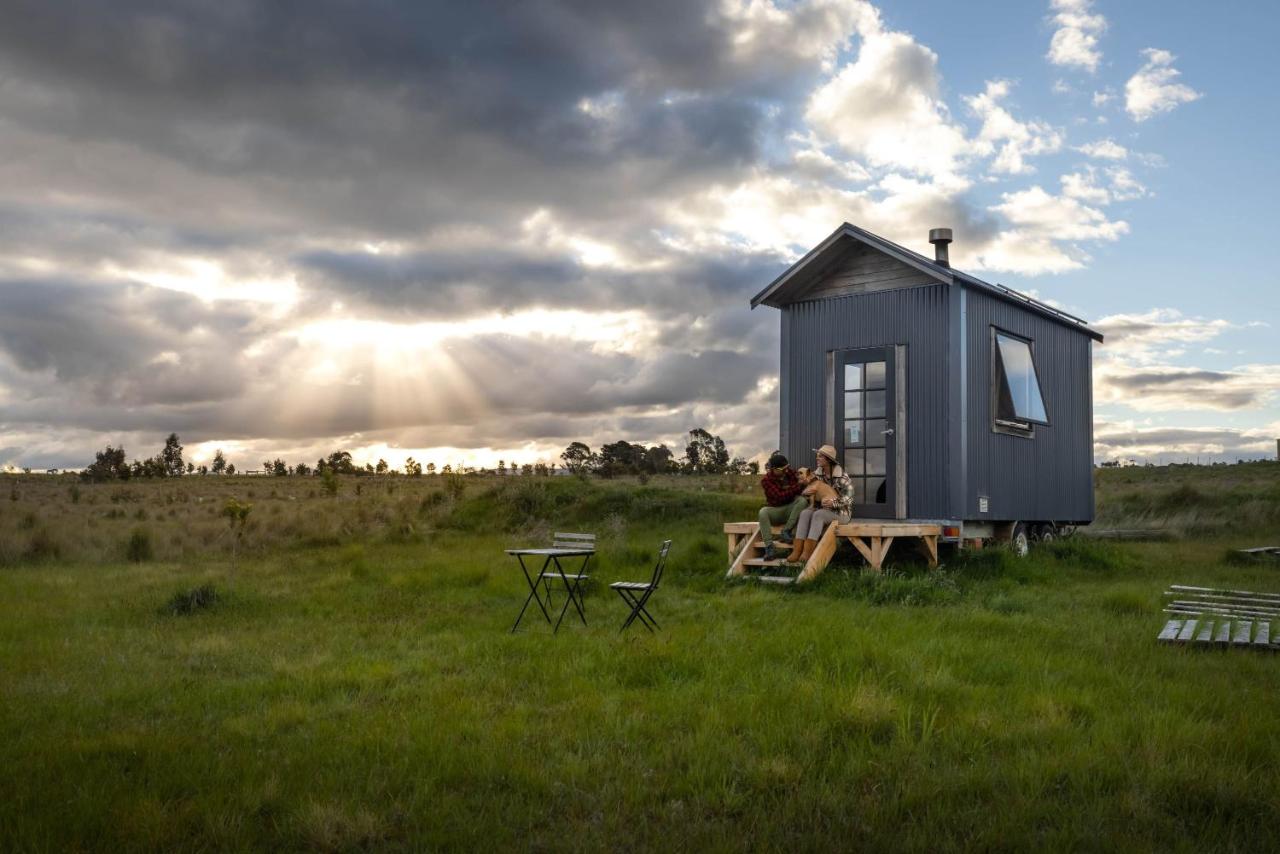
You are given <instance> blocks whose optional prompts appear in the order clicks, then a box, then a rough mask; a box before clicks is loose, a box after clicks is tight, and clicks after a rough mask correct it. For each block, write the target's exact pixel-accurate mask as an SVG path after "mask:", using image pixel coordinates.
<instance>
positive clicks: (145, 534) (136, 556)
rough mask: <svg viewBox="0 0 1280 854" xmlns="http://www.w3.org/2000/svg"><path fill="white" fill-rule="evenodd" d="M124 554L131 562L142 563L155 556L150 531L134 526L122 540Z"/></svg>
mask: <svg viewBox="0 0 1280 854" xmlns="http://www.w3.org/2000/svg"><path fill="white" fill-rule="evenodd" d="M124 556H125V558H126V559H127V560H129V561H130V562H132V563H142V562H144V561H148V560H151V558H152V557H154V556H155V550H154V549H153V548H152V546H151V532H150V531H148V530H147V529H146V528H134V529H133V531H131V532H130V533H129V539H127V540H125V542H124Z"/></svg>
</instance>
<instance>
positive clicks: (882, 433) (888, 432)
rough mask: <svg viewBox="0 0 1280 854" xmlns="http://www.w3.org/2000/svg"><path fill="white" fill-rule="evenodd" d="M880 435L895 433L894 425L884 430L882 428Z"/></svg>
mask: <svg viewBox="0 0 1280 854" xmlns="http://www.w3.org/2000/svg"><path fill="white" fill-rule="evenodd" d="M880 435H881V436H892V435H893V428H892V427H886V428H885V429H884V430H881V431H880Z"/></svg>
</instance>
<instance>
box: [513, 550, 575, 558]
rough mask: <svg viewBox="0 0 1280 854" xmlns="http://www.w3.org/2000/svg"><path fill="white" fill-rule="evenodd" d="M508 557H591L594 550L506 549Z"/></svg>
mask: <svg viewBox="0 0 1280 854" xmlns="http://www.w3.org/2000/svg"><path fill="white" fill-rule="evenodd" d="M506 552H507V554H509V555H542V556H544V557H575V556H577V555H593V554H595V553H596V550H595V549H507V550H506Z"/></svg>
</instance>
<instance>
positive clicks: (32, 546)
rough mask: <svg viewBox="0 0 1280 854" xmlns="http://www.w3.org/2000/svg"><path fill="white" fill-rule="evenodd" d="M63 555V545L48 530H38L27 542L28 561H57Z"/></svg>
mask: <svg viewBox="0 0 1280 854" xmlns="http://www.w3.org/2000/svg"><path fill="white" fill-rule="evenodd" d="M61 555H62V544H61V543H59V542H58V541H57V540H56V539H55V538H54V536H53V535H52V534H50V533H49V531H48V529H46V528H36V530H35V531H34V532H33V533H32V534H31V539H30V540H28V541H27V553H26V557H27V560H32V561H43V560H56V559H57V558H58V557H59V556H61Z"/></svg>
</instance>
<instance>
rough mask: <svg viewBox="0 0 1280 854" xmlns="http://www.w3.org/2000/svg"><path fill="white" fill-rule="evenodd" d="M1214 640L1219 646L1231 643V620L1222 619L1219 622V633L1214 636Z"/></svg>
mask: <svg viewBox="0 0 1280 854" xmlns="http://www.w3.org/2000/svg"><path fill="white" fill-rule="evenodd" d="M1213 642H1214V643H1216V644H1217V645H1218V646H1226V645H1228V644H1229V643H1231V621H1230V620H1221V621H1220V622H1219V623H1218V633H1217V634H1216V635H1215V636H1214V638H1213Z"/></svg>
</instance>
